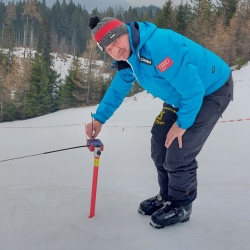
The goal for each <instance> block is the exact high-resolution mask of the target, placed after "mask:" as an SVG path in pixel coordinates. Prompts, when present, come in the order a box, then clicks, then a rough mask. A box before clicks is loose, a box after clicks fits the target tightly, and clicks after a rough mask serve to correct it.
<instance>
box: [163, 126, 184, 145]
mask: <svg viewBox="0 0 250 250" xmlns="http://www.w3.org/2000/svg"><path fill="white" fill-rule="evenodd" d="M185 131H186V129H183V128H179V127H178V125H177V124H176V123H174V124H173V126H172V127H171V129H170V130H169V131H168V133H167V137H166V141H165V146H166V148H169V147H170V145H171V143H172V142H173V140H174V139H175V138H177V139H178V143H179V148H182V136H183V134H184V133H185Z"/></svg>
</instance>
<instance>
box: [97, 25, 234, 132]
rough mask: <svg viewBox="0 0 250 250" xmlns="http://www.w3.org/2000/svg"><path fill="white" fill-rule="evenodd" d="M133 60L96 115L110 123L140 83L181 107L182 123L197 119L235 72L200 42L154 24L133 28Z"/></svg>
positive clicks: (120, 67) (119, 73)
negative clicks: (209, 98)
mask: <svg viewBox="0 0 250 250" xmlns="http://www.w3.org/2000/svg"><path fill="white" fill-rule="evenodd" d="M127 27H128V31H129V37H130V47H131V56H130V57H129V58H128V60H127V62H122V61H119V62H117V67H118V70H117V72H116V75H115V77H114V79H113V80H112V82H111V85H110V87H109V89H108V90H107V92H106V94H105V96H104V98H103V99H102V101H101V103H100V104H99V106H98V108H97V111H96V113H95V114H93V117H94V118H95V119H96V120H99V121H100V122H101V123H105V122H106V121H107V120H108V119H109V118H110V117H111V116H112V115H113V113H114V112H115V111H116V109H117V108H118V107H119V106H120V104H121V103H122V101H123V99H124V98H125V97H126V95H127V94H128V93H129V91H130V89H131V88H132V85H133V82H134V81H135V80H137V81H138V83H139V84H140V85H141V86H142V87H143V88H144V89H145V90H147V91H148V92H149V93H151V94H152V95H153V96H155V97H158V98H160V99H161V100H162V101H164V102H166V103H168V104H170V105H172V106H173V107H175V108H179V111H178V112H177V115H178V119H177V124H178V126H179V127H181V128H184V129H187V128H189V127H190V126H191V125H192V124H193V123H194V121H195V118H196V116H197V114H198V112H199V110H200V107H201V105H202V101H203V97H204V96H206V95H209V94H211V93H213V92H214V91H216V90H217V89H219V88H220V87H221V86H222V85H224V84H225V83H226V81H227V80H228V78H229V76H230V73H231V70H230V68H229V66H228V65H227V64H226V63H225V62H224V61H223V60H222V59H221V58H220V57H218V56H217V55H215V54H214V53H212V52H211V51H209V50H207V49H206V48H204V47H202V46H201V45H199V44H197V43H195V42H194V41H192V40H190V39H188V38H186V37H184V36H182V35H180V34H178V33H176V32H174V31H172V30H168V29H160V28H157V27H156V26H155V25H154V24H152V23H149V22H143V23H141V22H136V23H130V24H127Z"/></svg>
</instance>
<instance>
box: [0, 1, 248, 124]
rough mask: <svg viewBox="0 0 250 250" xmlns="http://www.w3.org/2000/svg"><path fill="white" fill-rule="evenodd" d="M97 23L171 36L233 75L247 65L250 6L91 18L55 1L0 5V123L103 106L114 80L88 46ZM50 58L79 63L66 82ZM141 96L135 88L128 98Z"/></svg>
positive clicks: (120, 12) (169, 6) (196, 4)
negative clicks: (149, 25)
mask: <svg viewBox="0 0 250 250" xmlns="http://www.w3.org/2000/svg"><path fill="white" fill-rule="evenodd" d="M95 15H97V16H99V17H100V18H103V17H106V16H110V17H116V18H118V19H120V20H122V21H124V22H125V23H127V22H131V21H149V22H153V23H155V24H156V25H157V26H158V27H161V28H168V29H173V30H175V31H177V32H179V33H181V34H183V35H185V36H187V37H189V38H191V39H193V40H194V41H196V42H198V43H200V44H202V45H203V46H205V47H207V48H208V49H210V50H212V51H213V52H215V53H217V54H218V55H219V56H221V57H222V58H223V59H224V60H225V61H226V62H227V63H228V64H229V65H230V66H231V67H236V68H240V67H241V66H242V65H244V64H245V63H246V62H248V61H249V60H250V32H249V31H250V0H217V2H216V4H215V3H213V1H211V0H190V1H188V2H185V3H184V2H181V4H180V5H178V6H174V4H173V2H172V1H171V0H168V1H166V2H165V4H164V5H163V6H162V7H161V8H160V7H156V6H154V5H150V6H143V7H131V6H130V7H129V8H128V9H124V8H123V7H121V6H118V7H117V6H116V7H112V6H110V7H109V8H107V9H106V10H98V8H95V9H93V10H92V12H91V13H89V12H88V11H87V10H86V9H85V8H84V6H81V5H80V4H75V3H74V2H73V1H72V0H70V1H69V2H66V1H65V0H63V1H61V2H60V1H59V0H57V1H56V2H55V3H54V4H53V5H52V6H51V7H48V6H47V5H46V1H45V0H43V1H37V0H27V1H18V2H9V3H8V4H5V3H3V2H2V1H0V122H6V121H14V120H22V119H29V118H34V117H37V116H41V115H45V114H48V113H52V112H55V111H58V110H61V109H66V108H72V107H83V106H88V105H95V104H97V103H99V102H100V100H101V98H102V96H103V95H104V93H105V91H106V90H107V88H108V86H109V84H110V81H111V79H112V77H113V75H114V73H115V72H114V69H111V67H110V64H111V62H112V60H111V58H109V57H108V56H107V55H105V54H103V53H100V51H99V49H98V48H97V46H96V44H95V43H94V42H93V40H92V38H91V33H90V28H89V27H88V23H89V18H90V17H91V16H95ZM17 47H22V48H23V49H24V54H23V56H22V58H19V57H17V56H15V54H14V49H15V48H17ZM34 50H35V51H36V53H31V51H34ZM53 53H59V54H62V55H66V54H70V55H72V56H73V57H74V60H73V63H72V65H71V67H70V69H69V71H68V74H67V76H66V77H65V79H63V80H61V79H60V78H59V75H58V73H57V71H56V70H55V69H54V68H53V62H54V60H53ZM98 60H101V61H102V62H103V64H102V66H100V63H97V61H98ZM141 90H142V89H141V88H140V86H139V85H138V84H137V83H135V85H134V88H133V89H132V92H131V93H130V95H132V94H134V93H136V92H138V91H141Z"/></svg>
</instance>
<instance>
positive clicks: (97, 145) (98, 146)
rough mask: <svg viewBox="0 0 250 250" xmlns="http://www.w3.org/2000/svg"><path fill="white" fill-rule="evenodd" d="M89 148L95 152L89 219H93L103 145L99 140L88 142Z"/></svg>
mask: <svg viewBox="0 0 250 250" xmlns="http://www.w3.org/2000/svg"><path fill="white" fill-rule="evenodd" d="M88 148H89V150H90V151H94V168H93V177H92V191H91V200H90V213H89V218H93V217H94V216H95V205H96V193H97V181H98V170H99V160H100V155H101V151H103V144H102V143H101V141H100V140H99V139H92V140H88Z"/></svg>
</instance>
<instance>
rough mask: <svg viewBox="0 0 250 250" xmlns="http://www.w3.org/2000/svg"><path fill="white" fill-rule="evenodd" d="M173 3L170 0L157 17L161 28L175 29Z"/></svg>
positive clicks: (157, 22)
mask: <svg viewBox="0 0 250 250" xmlns="http://www.w3.org/2000/svg"><path fill="white" fill-rule="evenodd" d="M172 4H173V3H172V1H171V0H168V1H167V2H166V3H165V4H164V5H163V8H162V9H161V10H160V11H159V13H158V14H157V15H156V20H155V22H156V24H157V26H158V27H160V28H169V29H175V14H174V9H173V5H172Z"/></svg>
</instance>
